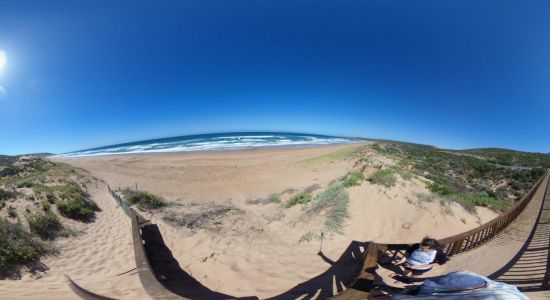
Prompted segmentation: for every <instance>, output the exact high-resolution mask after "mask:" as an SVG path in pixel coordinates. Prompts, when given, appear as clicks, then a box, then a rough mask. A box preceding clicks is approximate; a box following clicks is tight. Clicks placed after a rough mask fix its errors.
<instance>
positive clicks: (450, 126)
mask: <svg viewBox="0 0 550 300" xmlns="http://www.w3.org/2000/svg"><path fill="white" fill-rule="evenodd" d="M0 7H1V9H0V50H3V51H5V53H6V55H7V57H8V61H7V64H6V66H5V68H4V70H2V71H1V72H0V86H2V87H3V89H4V90H5V93H2V94H0V136H1V137H2V138H1V139H0V153H4V154H18V153H29V152H41V151H47V152H55V153H59V152H66V151H71V150H78V149H83V148H90V147H95V146H102V145H107V144H114V143H121V142H128V141H135V140H143V139H149V138H159V137H169V136H177V135H184V134H194V133H210V132H227V131H240V130H245V131H264V130H265V131H290V132H310V133H319V134H332V135H346V136H364V137H372V138H385V139H395V140H405V141H413V142H418V143H426V144H433V145H436V146H440V147H449V148H472V147H488V146H491V147H506V148H513V149H520V150H529V151H541V152H549V151H550V121H549V120H550V30H548V29H549V28H550V1H464V0H463V1H441V0H437V1H341V0H340V1H318V0H317V1H280V0H278V1H267V0H261V1H260V0H258V1H229V0H227V1H205V0H200V1H199V0H197V1H146V2H140V1H67V2H65V1H21V0H17V1H2V0H0Z"/></svg>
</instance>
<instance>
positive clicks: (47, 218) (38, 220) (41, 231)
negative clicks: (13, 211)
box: [25, 211, 63, 240]
mask: <svg viewBox="0 0 550 300" xmlns="http://www.w3.org/2000/svg"><path fill="white" fill-rule="evenodd" d="M25 218H26V219H27V222H28V223H29V228H30V229H31V232H32V233H35V234H36V235H38V236H39V237H41V238H42V239H45V240H46V239H48V240H51V239H54V238H55V237H56V236H57V235H58V233H59V231H60V230H61V229H62V228H63V226H62V225H61V222H59V218H58V217H57V215H56V214H54V213H53V212H51V211H47V212H40V213H34V214H31V213H29V214H27V215H26V216H25Z"/></svg>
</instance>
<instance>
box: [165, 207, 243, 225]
mask: <svg viewBox="0 0 550 300" xmlns="http://www.w3.org/2000/svg"><path fill="white" fill-rule="evenodd" d="M188 208H189V209H186V210H185V212H183V213H181V212H178V211H170V212H168V213H166V214H165V215H164V217H163V219H164V220H165V221H167V222H169V223H171V224H173V225H177V226H182V227H186V228H189V229H191V230H197V229H214V230H219V227H220V226H219V225H221V224H223V222H222V221H223V219H224V218H226V217H229V216H235V215H240V214H242V213H243V211H242V210H240V209H238V208H236V207H235V206H233V205H229V204H216V203H210V204H205V205H191V206H190V207H188Z"/></svg>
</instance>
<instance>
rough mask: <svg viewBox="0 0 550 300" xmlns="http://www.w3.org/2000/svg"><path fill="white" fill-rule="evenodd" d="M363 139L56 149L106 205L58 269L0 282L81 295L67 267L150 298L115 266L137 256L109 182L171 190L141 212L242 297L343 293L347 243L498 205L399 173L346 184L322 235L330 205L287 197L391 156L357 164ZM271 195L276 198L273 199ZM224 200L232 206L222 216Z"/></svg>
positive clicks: (124, 293)
mask: <svg viewBox="0 0 550 300" xmlns="http://www.w3.org/2000/svg"><path fill="white" fill-rule="evenodd" d="M358 147H362V145H332V146H319V147H307V148H272V149H256V150H239V151H224V152H200V153H171V154H162V155H133V156H130V155H119V156H95V157H79V158H55V159H54V160H56V161H62V162H65V163H68V164H71V165H73V166H76V167H79V168H83V169H85V170H87V171H89V172H90V173H91V175H92V176H95V177H97V178H99V179H100V180H102V181H104V183H105V184H100V185H99V186H98V188H97V189H95V188H93V189H92V196H93V199H94V200H95V201H96V202H97V203H98V204H99V205H100V207H101V209H102V211H101V212H100V213H99V216H98V218H97V220H96V222H95V223H93V224H91V225H88V226H89V227H88V229H87V230H86V232H84V233H83V234H82V235H81V236H79V237H71V238H66V239H64V240H61V242H60V244H62V245H63V246H62V251H61V253H60V254H59V255H58V256H55V257H48V258H47V259H45V260H44V263H45V264H46V265H48V267H49V270H48V272H46V273H45V274H42V278H40V279H36V278H33V277H31V276H29V275H26V276H25V277H24V278H23V280H20V281H2V282H0V285H1V287H2V290H3V291H5V295H8V297H12V296H13V297H12V298H18V297H19V296H21V297H23V296H24V297H31V298H32V297H35V298H44V297H43V296H44V295H43V291H52V294H51V295H52V298H59V297H61V296H62V297H64V298H65V297H66V298H70V297H73V296H74V295H73V294H71V292H70V290H69V289H68V287H67V284H66V282H65V281H64V279H63V276H62V274H68V275H69V276H71V277H72V278H73V279H75V280H76V281H77V282H78V283H79V284H81V285H82V286H84V287H86V288H89V289H90V290H92V291H94V292H97V293H103V294H104V295H108V296H113V297H117V298H121V299H130V298H132V299H136V298H143V297H146V295H145V293H144V291H143V290H142V289H141V288H140V283H139V280H138V278H137V275H135V273H132V272H129V273H127V274H125V275H122V276H116V275H117V274H120V273H123V272H125V271H128V270H131V269H132V268H133V267H135V266H134V265H133V252H132V248H131V239H130V226H129V220H128V218H127V217H126V216H125V215H124V214H123V212H122V211H121V210H120V209H119V208H117V206H116V203H115V202H114V201H113V200H112V199H109V198H110V196H109V195H108V194H107V192H106V185H107V184H108V185H110V186H111V187H112V188H113V189H117V188H119V187H120V188H122V189H124V188H127V187H129V188H132V189H133V188H135V187H136V185H137V188H138V189H139V190H144V191H147V192H150V193H154V194H157V195H159V196H162V197H164V198H165V199H166V200H167V201H168V202H169V203H170V205H169V206H167V207H165V208H162V209H160V210H157V211H153V212H143V214H144V215H146V216H147V217H150V218H151V220H152V221H153V222H154V223H156V224H158V226H159V228H160V230H161V232H162V234H163V237H164V240H165V242H166V245H167V246H168V247H169V248H170V250H171V251H172V252H173V255H174V257H175V258H176V259H177V260H178V262H179V264H180V266H181V267H182V268H183V269H184V270H185V271H186V272H188V273H189V274H191V275H192V276H193V277H194V278H195V279H197V280H198V281H200V282H201V283H202V284H203V285H205V286H207V287H208V288H210V289H211V290H214V291H219V292H223V293H225V294H228V295H232V296H235V297H241V296H258V297H260V298H265V297H270V296H276V295H279V294H282V293H285V292H286V291H288V290H291V289H293V288H294V287H295V286H296V285H299V284H301V283H304V282H308V284H306V285H301V286H299V287H298V288H294V289H293V294H295V295H299V294H300V293H302V292H303V293H306V292H305V291H306V290H308V289H309V291H308V292H309V293H311V290H312V289H313V290H315V289H318V291H317V293H323V294H324V295H325V294H332V293H336V292H338V291H341V290H342V285H343V284H345V282H346V281H349V279H350V278H351V276H352V273H353V270H354V269H355V267H356V263H355V262H354V259H353V256H352V255H350V253H351V252H350V249H353V248H357V249H361V245H362V244H361V243H363V242H366V241H371V240H374V241H378V242H399V243H406V242H416V241H418V240H419V239H421V238H422V237H424V236H425V235H430V236H433V237H436V238H441V237H446V236H450V235H453V234H456V233H460V232H463V231H466V230H468V229H471V228H474V227H476V226H479V224H481V223H484V222H487V221H489V220H490V219H492V218H494V217H495V216H496V215H497V214H496V213H494V212H493V211H490V210H488V209H485V208H478V209H477V214H476V215H472V214H470V213H468V212H467V211H465V210H464V209H463V208H462V207H461V206H459V205H458V204H455V203H452V204H449V205H448V206H446V207H444V206H442V205H441V204H440V203H439V201H421V200H419V199H420V196H419V195H425V194H428V193H429V192H428V190H427V189H426V188H425V184H424V183H423V182H421V181H419V180H418V179H415V178H412V179H410V180H404V179H402V178H400V177H398V180H397V183H396V184H395V185H394V186H392V187H385V186H381V185H376V184H372V183H370V182H368V181H363V182H362V183H361V185H359V186H354V187H350V188H348V189H347V192H348V194H349V205H348V212H349V213H348V214H349V217H348V218H347V219H346V221H345V224H344V225H343V228H342V231H341V232H340V233H336V232H326V233H323V234H324V235H323V240H322V244H321V240H320V239H319V238H314V237H315V236H316V235H317V237H318V234H319V232H320V231H322V230H323V229H322V228H323V226H322V224H323V216H322V215H313V216H312V215H308V214H307V209H306V208H305V206H303V205H296V206H293V207H291V208H285V203H286V201H287V200H288V199H289V198H290V197H291V196H292V195H294V194H296V193H298V192H300V191H308V192H310V193H311V194H312V195H313V196H315V195H317V194H319V193H321V192H322V191H323V190H324V189H325V188H326V187H327V186H328V185H329V183H330V182H332V181H334V180H338V179H339V178H341V177H342V176H344V175H345V174H347V173H348V172H349V171H352V170H362V172H363V173H364V174H365V176H367V177H368V174H369V173H370V172H372V171H373V170H374V169H375V167H374V166H376V165H387V164H388V165H389V164H392V162H391V161H390V160H389V159H387V158H385V157H377V156H372V157H371V160H370V162H369V163H368V164H366V165H365V164H360V163H359V162H358V160H357V158H356V157H354V156H353V155H350V153H354V152H356V151H357V149H359V148H358ZM272 195H276V196H277V197H278V198H279V201H277V202H275V201H266V199H269V197H272ZM220 210H221V211H224V212H226V213H223V214H220V215H216V213H217V212H219V211H220ZM203 213H206V214H203ZM208 213H212V214H214V215H215V216H214V217H213V218H209V216H210V215H209V214H208ZM201 214H203V215H201ZM197 215H199V216H203V217H204V218H205V220H203V221H200V222H199V223H200V224H199V225H198V226H181V225H178V224H176V223H174V222H171V221H170V220H173V219H178V218H180V219H181V218H183V219H185V218H188V217H193V216H197ZM357 249H355V250H357ZM320 250H321V252H320ZM327 270H329V271H335V270H337V273H338V277H337V278H333V276H323V274H325V275H326V274H331V272H328V273H327ZM312 278H315V279H314V280H311V279H312ZM115 279H116V280H115ZM306 286H307V287H306ZM300 289H304V291H301V290H300ZM48 295H49V294H48Z"/></svg>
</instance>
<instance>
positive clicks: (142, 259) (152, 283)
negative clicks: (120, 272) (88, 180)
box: [107, 186, 186, 300]
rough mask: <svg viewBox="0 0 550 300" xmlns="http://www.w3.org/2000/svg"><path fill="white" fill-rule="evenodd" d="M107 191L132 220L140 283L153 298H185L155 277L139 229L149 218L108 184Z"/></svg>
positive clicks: (146, 224) (170, 299)
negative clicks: (137, 210)
mask: <svg viewBox="0 0 550 300" xmlns="http://www.w3.org/2000/svg"><path fill="white" fill-rule="evenodd" d="M107 189H108V190H109V193H111V195H112V196H113V198H114V199H115V200H116V201H117V203H118V204H119V205H120V207H122V209H123V210H124V212H125V213H126V215H128V216H129V217H130V220H131V222H132V240H133V245H134V257H135V260H136V268H137V271H138V275H139V280H140V281H141V285H142V286H143V288H144V289H145V291H146V292H147V294H149V296H151V298H153V299H169V300H172V299H180V300H181V299H186V298H184V297H181V296H179V295H176V294H174V293H172V292H170V290H168V289H167V288H165V287H164V286H163V285H162V283H161V282H160V281H159V280H158V279H157V276H156V274H155V272H154V271H153V268H152V267H151V264H150V262H149V258H148V257H147V252H146V251H145V247H144V245H145V241H144V239H143V238H142V236H141V230H142V228H143V227H145V226H149V225H150V222H149V220H147V219H145V218H144V217H142V216H141V215H140V214H139V213H138V212H136V211H135V210H134V209H133V208H131V207H130V206H129V205H128V203H126V201H124V200H123V199H122V197H120V195H118V194H117V193H116V192H115V191H114V190H112V189H111V187H110V186H107Z"/></svg>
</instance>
